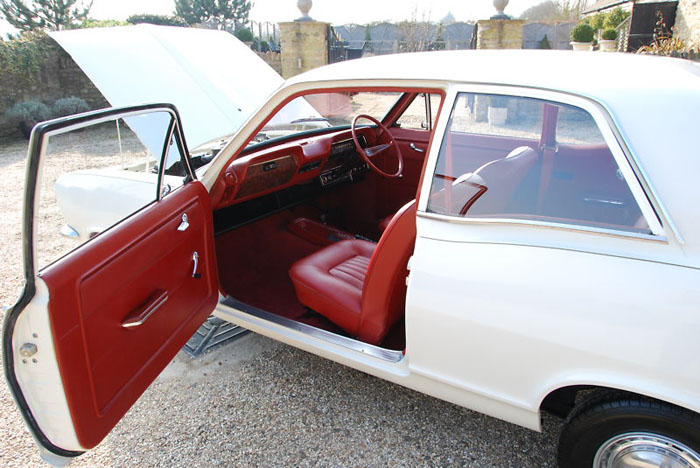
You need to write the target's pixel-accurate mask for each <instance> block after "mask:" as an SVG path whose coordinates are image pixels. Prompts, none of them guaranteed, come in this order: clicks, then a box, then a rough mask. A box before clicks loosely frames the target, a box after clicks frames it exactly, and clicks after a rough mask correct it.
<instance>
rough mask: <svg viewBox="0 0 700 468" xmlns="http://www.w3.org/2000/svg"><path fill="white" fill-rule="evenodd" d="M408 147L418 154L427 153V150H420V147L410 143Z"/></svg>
mask: <svg viewBox="0 0 700 468" xmlns="http://www.w3.org/2000/svg"><path fill="white" fill-rule="evenodd" d="M408 147H409V148H411V149H412V150H413V151H415V152H417V153H425V150H424V149H420V148H419V147H417V146H416V144H415V143H410V144H409V145H408Z"/></svg>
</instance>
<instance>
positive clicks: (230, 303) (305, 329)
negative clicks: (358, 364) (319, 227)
mask: <svg viewBox="0 0 700 468" xmlns="http://www.w3.org/2000/svg"><path fill="white" fill-rule="evenodd" d="M219 304H221V305H225V306H227V307H230V308H232V309H236V310H239V311H241V312H244V313H246V314H249V315H252V316H253V317H257V318H259V319H262V320H265V321H267V322H272V323H274V324H276V325H281V326H283V327H286V328H289V329H292V330H294V331H297V332H300V333H304V334H306V335H310V336H312V337H313V338H316V339H319V340H323V341H327V342H329V343H332V344H334V345H337V346H342V347H344V348H348V349H351V350H353V351H357V352H360V353H363V354H368V355H370V356H373V357H376V358H379V359H382V360H385V361H389V362H392V363H396V362H399V361H401V360H402V359H403V358H404V354H403V352H402V351H395V350H392V349H386V348H381V347H379V346H374V345H371V344H367V343H363V342H362V341H358V340H355V339H353V338H348V337H346V336H342V335H337V334H335V333H331V332H329V331H326V330H322V329H320V328H316V327H314V326H311V325H307V324H305V323H300V322H297V321H294V320H291V319H288V318H285V317H280V316H279V315H275V314H273V313H270V312H266V311H264V310H261V309H258V308H256V307H253V306H250V305H248V304H244V303H243V302H240V301H238V300H236V299H234V298H232V297H231V296H226V297H224V298H220V299H219Z"/></svg>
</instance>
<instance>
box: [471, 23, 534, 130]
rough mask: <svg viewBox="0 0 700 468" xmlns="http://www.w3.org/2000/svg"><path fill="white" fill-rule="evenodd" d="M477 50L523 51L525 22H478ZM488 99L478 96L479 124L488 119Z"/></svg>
mask: <svg viewBox="0 0 700 468" xmlns="http://www.w3.org/2000/svg"><path fill="white" fill-rule="evenodd" d="M477 24H478V26H477V27H478V28H479V29H478V30H477V33H476V48H477V49H522V48H523V25H524V24H525V21H523V20H513V19H489V20H480V21H478V22H477ZM487 101H488V98H482V97H480V96H477V98H476V101H475V102H474V114H475V115H474V117H475V118H476V120H477V121H479V122H484V121H486V119H487V114H488V107H489V103H488V102H487Z"/></svg>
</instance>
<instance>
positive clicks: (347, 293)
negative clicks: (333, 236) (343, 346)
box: [289, 239, 375, 336]
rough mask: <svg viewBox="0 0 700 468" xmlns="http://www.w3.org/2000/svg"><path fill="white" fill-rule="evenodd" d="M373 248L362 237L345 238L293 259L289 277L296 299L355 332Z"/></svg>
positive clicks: (354, 333) (358, 322) (345, 328)
mask: <svg viewBox="0 0 700 468" xmlns="http://www.w3.org/2000/svg"><path fill="white" fill-rule="evenodd" d="M374 247H375V245H374V244H373V243H371V242H368V241H364V240H359V239H354V240H344V241H340V242H337V243H335V244H331V245H329V246H328V247H326V248H324V249H322V250H319V251H318V252H315V253H313V254H311V255H309V256H308V257H304V258H302V259H301V260H299V261H298V262H296V263H295V264H294V265H292V267H291V268H290V270H289V276H290V277H291V278H292V282H293V283H294V289H295V290H296V293H297V298H298V299H299V302H301V303H302V304H304V305H305V306H307V307H309V308H311V309H313V310H315V311H317V312H318V313H319V314H321V315H324V316H325V317H326V318H328V319H329V320H331V321H332V322H334V323H335V324H336V325H338V326H339V327H340V328H342V329H343V330H345V331H347V332H348V333H350V334H351V335H353V336H355V335H357V330H358V327H359V326H360V311H361V304H362V287H363V285H364V282H365V276H366V274H367V268H368V267H369V261H370V258H371V257H372V254H373V253H374Z"/></svg>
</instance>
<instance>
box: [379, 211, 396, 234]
mask: <svg viewBox="0 0 700 468" xmlns="http://www.w3.org/2000/svg"><path fill="white" fill-rule="evenodd" d="M392 219H394V215H393V214H390V215H389V216H387V217H386V218H384V219H382V220H381V221H379V232H384V231H386V228H387V227H389V223H390V222H391V220H392Z"/></svg>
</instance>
